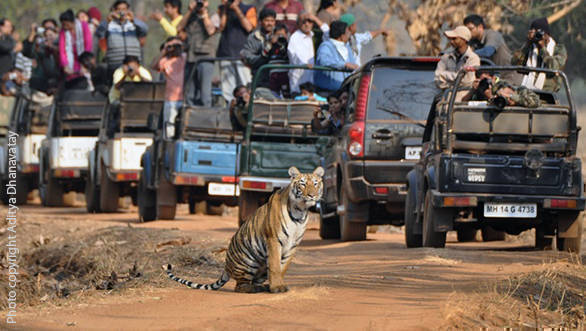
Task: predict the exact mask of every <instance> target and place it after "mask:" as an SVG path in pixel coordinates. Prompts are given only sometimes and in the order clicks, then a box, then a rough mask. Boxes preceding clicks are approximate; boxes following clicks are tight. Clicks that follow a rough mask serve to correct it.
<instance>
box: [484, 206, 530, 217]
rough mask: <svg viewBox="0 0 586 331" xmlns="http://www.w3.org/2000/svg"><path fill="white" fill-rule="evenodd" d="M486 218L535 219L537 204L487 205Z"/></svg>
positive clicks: (485, 207)
mask: <svg viewBox="0 0 586 331" xmlns="http://www.w3.org/2000/svg"><path fill="white" fill-rule="evenodd" d="M484 217H511V218H534V217H537V204H535V203H485V204H484Z"/></svg>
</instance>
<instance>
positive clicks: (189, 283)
mask: <svg viewBox="0 0 586 331" xmlns="http://www.w3.org/2000/svg"><path fill="white" fill-rule="evenodd" d="M163 270H165V272H166V273H167V275H168V276H169V278H171V279H172V280H174V281H176V282H179V283H181V284H183V285H185V286H187V287H190V288H193V289H196V290H214V291H215V290H218V289H220V288H221V287H222V286H224V285H225V284H226V283H227V282H228V281H229V280H230V275H228V273H227V272H226V271H225V270H224V271H223V272H222V275H221V276H220V278H219V279H218V280H217V281H216V282H215V283H212V284H198V283H194V282H192V281H190V280H187V279H182V278H179V277H177V276H175V275H173V273H172V270H173V268H172V267H171V265H170V264H167V265H164V266H163Z"/></svg>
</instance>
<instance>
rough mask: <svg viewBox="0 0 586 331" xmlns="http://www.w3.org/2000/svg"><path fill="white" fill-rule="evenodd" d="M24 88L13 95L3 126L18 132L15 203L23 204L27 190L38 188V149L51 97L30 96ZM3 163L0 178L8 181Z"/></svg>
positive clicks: (6, 157)
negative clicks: (10, 108)
mask: <svg viewBox="0 0 586 331" xmlns="http://www.w3.org/2000/svg"><path fill="white" fill-rule="evenodd" d="M27 90H28V89H22V91H20V92H19V95H18V96H17V97H15V98H14V104H13V107H12V112H11V113H10V121H9V123H8V126H7V127H6V130H8V131H10V132H11V133H12V134H17V135H18V136H16V137H17V146H16V149H17V153H16V158H17V160H16V161H17V172H16V176H17V179H16V203H17V204H19V205H21V204H25V203H26V200H27V195H28V193H29V192H30V191H32V190H34V189H36V188H37V182H38V178H39V149H40V147H41V141H42V140H43V139H44V138H45V135H46V133H47V121H48V118H49V112H50V110H51V103H52V100H53V98H51V97H47V98H44V99H39V98H36V97H35V98H33V97H32V96H31V95H30V92H27ZM28 91H30V90H28ZM4 159H5V160H7V159H8V156H7V155H4ZM3 162H6V161H3ZM5 167H6V164H4V163H3V164H2V169H0V174H1V178H0V179H1V180H3V181H4V182H7V181H8V173H7V171H5ZM2 187H4V185H2Z"/></svg>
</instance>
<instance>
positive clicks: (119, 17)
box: [118, 11, 126, 20]
mask: <svg viewBox="0 0 586 331" xmlns="http://www.w3.org/2000/svg"><path fill="white" fill-rule="evenodd" d="M124 16H126V13H125V12H123V11H119V12H118V19H119V20H121V19H122V18H124Z"/></svg>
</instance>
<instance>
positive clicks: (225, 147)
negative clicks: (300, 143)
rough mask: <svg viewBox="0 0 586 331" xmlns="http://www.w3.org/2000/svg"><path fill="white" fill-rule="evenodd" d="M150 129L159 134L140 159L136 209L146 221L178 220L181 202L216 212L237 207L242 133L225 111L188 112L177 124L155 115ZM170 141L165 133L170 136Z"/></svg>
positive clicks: (201, 109)
mask: <svg viewBox="0 0 586 331" xmlns="http://www.w3.org/2000/svg"><path fill="white" fill-rule="evenodd" d="M148 123H149V124H148V125H149V127H150V128H151V130H152V131H153V132H154V133H155V137H154V142H153V145H152V146H150V147H149V148H148V149H147V150H146V152H145V153H144V154H143V156H142V160H141V165H142V167H143V169H142V172H141V174H140V181H139V184H138V207H139V208H138V209H139V217H140V219H141V220H142V221H152V220H155V219H165V220H168V219H174V218H175V212H176V208H177V207H176V206H177V204H178V203H186V202H187V203H189V211H190V213H192V214H194V213H195V204H196V203H197V202H201V201H204V202H206V212H207V213H208V214H210V213H216V212H217V208H214V207H219V206H220V205H221V204H222V203H225V204H226V205H229V206H236V204H237V199H238V186H237V181H236V175H237V173H238V171H237V165H238V152H239V143H240V140H241V139H242V135H241V134H236V133H235V132H234V131H233V130H232V126H231V124H230V117H229V113H228V109H227V108H225V107H219V108H214V107H212V108H206V107H184V108H183V109H181V111H180V112H179V114H178V116H177V118H176V121H175V123H176V124H175V125H173V124H172V123H170V122H167V123H165V122H164V121H163V118H162V116H158V117H157V116H154V114H153V115H151V117H150V118H149V120H148ZM170 127H174V129H173V130H172V131H174V135H173V136H169V137H168V136H167V133H166V132H172V131H171V130H169V129H170Z"/></svg>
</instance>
